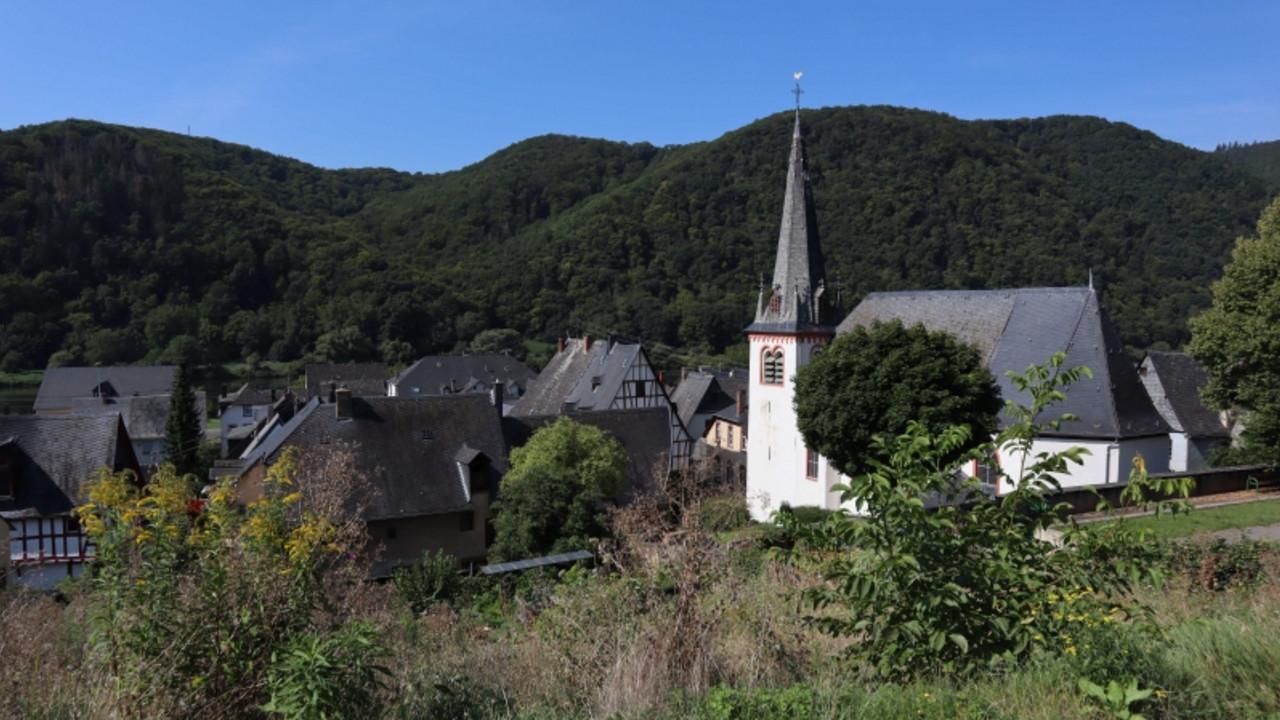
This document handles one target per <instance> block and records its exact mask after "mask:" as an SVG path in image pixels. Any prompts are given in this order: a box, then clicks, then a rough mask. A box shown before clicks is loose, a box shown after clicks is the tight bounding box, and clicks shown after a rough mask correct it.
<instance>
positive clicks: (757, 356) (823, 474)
mask: <svg viewBox="0 0 1280 720" xmlns="http://www.w3.org/2000/svg"><path fill="white" fill-rule="evenodd" d="M796 80H797V82H796V88H795V90H794V92H795V94H796V118H795V129H794V131H793V132H792V135H791V159H790V162H789V164H788V167H787V190H786V197H785V199H784V200H783V204H782V227H781V230H780V231H779V233H778V254H777V259H776V260H775V261H774V267H773V282H772V283H771V284H770V285H769V286H768V287H761V288H760V297H759V300H758V301H757V304H756V319H755V322H754V323H752V324H751V325H750V327H748V328H747V340H748V343H749V344H750V348H751V349H750V353H751V374H750V383H751V392H750V414H749V415H748V418H749V422H750V430H749V432H748V434H747V505H748V507H750V508H751V514H752V516H753V517H755V518H756V519H757V520H764V519H767V518H768V517H769V514H770V513H771V512H773V511H774V510H777V509H778V507H779V506H780V505H781V504H782V503H783V502H787V503H790V504H791V505H792V506H802V505H814V506H818V507H835V506H836V504H837V498H836V496H834V495H832V494H831V493H830V492H828V490H827V488H828V487H830V484H831V482H832V478H834V471H828V469H827V463H826V460H825V459H824V458H822V457H821V456H819V455H817V454H816V453H810V452H809V451H808V450H807V449H806V448H805V446H804V441H803V440H802V439H801V438H800V431H799V430H798V429H797V428H796V412H795V408H794V407H793V405H792V397H793V394H794V391H795V387H794V383H793V378H794V377H795V373H796V370H797V369H798V368H800V367H802V366H804V365H807V364H808V363H809V361H810V359H811V358H812V357H813V356H814V355H815V354H816V353H818V352H821V349H822V348H823V347H824V346H826V345H827V344H828V343H829V342H831V340H832V338H834V337H835V334H836V324H837V320H836V319H835V317H836V312H837V311H838V309H837V308H835V307H834V305H835V303H834V302H832V300H833V298H832V296H831V294H830V293H829V292H828V290H827V287H826V276H825V270H824V268H823V263H822V249H821V248H820V247H819V243H818V221H817V215H816V213H815V212H814V207H813V193H812V191H811V190H810V188H809V173H808V171H807V170H806V167H805V160H804V139H803V136H802V133H801V129H800V92H801V91H800V83H799V74H798V73H797V75H796Z"/></svg>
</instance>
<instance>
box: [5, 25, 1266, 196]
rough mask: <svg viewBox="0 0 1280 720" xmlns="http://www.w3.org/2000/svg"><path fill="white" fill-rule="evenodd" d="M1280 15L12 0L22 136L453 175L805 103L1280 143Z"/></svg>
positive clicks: (716, 131) (709, 126)
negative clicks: (60, 132)
mask: <svg viewBox="0 0 1280 720" xmlns="http://www.w3.org/2000/svg"><path fill="white" fill-rule="evenodd" d="M1277 29H1280V2H1276V0H1249V1H1244V0H1240V1H1235V0H1217V1H1214V2H1209V1H1206V2H1188V1H1180V0H1166V1H1165V2H1147V1H1145V0H1142V1H1135V2H1127V1H1126V0H1112V1H1111V2H1093V1H1092V0H1076V1H1074V2H1062V1H1061V0H1057V1H1055V2H1043V1H1041V2H1036V1H1035V0H1031V1H1030V2H1028V1H1025V0H1024V2H1018V3H1012V2H965V1H964V0H950V1H948V2H938V1H934V0H919V1H912V0H901V1H900V2H888V1H886V2H880V1H874V2H868V1H859V0H850V1H849V2H794V1H793V2H779V1H774V2H756V1H754V0H738V1H736V2H696V1H694V0H686V1H685V2H664V1H655V2H643V3H642V2H607V1H597V2H585V1H584V2H556V1H554V0H552V1H548V2H539V1H538V0H523V1H522V2H521V1H513V2H507V1H496V0H495V1H487V0H475V1H471V0H462V1H461V2H458V1H455V2H448V3H442V2H400V1H397V0H389V1H386V2H377V1H376V0H366V2H347V1H345V0H341V1H323V0H321V1H315V2H307V3H303V2H271V1H270V0H259V1H258V2H242V1H241V0H225V1H224V2H218V3H205V2H198V1H197V0H186V1H185V2H177V1H174V2H141V1H138V2H131V1H129V0H121V1H119V2H100V1H98V0H78V1H77V2H68V1H65V0H39V1H38V2H37V1H31V2H11V1H10V0H0V33H2V34H0V37H3V38H4V41H3V42H2V43H0V129H11V128H13V127H16V126H19V125H27V124H35V123H42V122H48V121H52V120H60V119H64V118H68V117H76V118H87V119H93V120H101V121H104V122H111V123H119V124H124V125H135V126H142V127H151V128H159V129H164V130H171V131H175V132H187V130H188V127H189V128H190V132H191V133H192V134H194V135H201V136H207V137H213V138H217V139H219V140H224V141H227V142H235V143H242V144H245V145H250V146H253V147H256V148H261V149H263V150H267V151H269V152H273V153H278V154H281V155H287V156H290V157H295V158H298V159H300V160H303V161H305V162H309V163H313V164H316V165H320V166H323V167H331V168H333V167H364V166H386V167H392V168H396V169H400V170H409V171H421V172H440V171H445V170H452V169H457V168H460V167H463V166H465V165H469V164H471V163H474V162H478V161H480V160H482V159H484V158H485V157H486V156H488V155H489V154H491V153H493V152H495V151H497V150H500V149H502V148H504V147H506V146H508V145H510V144H512V143H515V142H518V141H520V140H523V139H525V138H528V137H532V136H535V135H541V134H544V133H564V134H571V135H581V136H586V137H603V138H608V139H611V140H623V141H631V142H639V141H647V142H652V143H655V144H658V145H666V144H682V143H689V142H696V141H701V140H712V139H714V138H716V137H719V136H720V135H722V134H724V133H726V132H729V131H731V130H734V129H736V128H739V127H741V126H743V125H746V124H747V123H750V122H751V121H753V120H756V119H758V118H760V117H764V116H766V115H769V114H771V113H774V112H778V111H780V110H785V109H787V108H788V107H790V106H791V104H792V102H793V99H792V96H791V95H790V94H789V91H790V89H791V87H792V79H791V78H792V72H793V71H796V70H802V71H803V72H804V77H803V79H802V84H803V87H804V90H805V94H804V96H803V101H804V104H805V105H806V106H808V107H819V106H827V105H863V104H868V105H874V104H888V105H900V106H906V107H915V108H921V109H927V110H937V111H940V112H945V113H948V114H950V115H954V116H956V117H960V118H965V119H972V118H1010V117H1034V116H1042V115H1053V114H1087V115H1099V116H1102V117H1105V118H1107V119H1109V120H1115V121H1122V122H1127V123H1130V124H1132V125H1136V126H1138V127H1140V128H1143V129H1147V130H1151V131H1153V132H1155V133H1156V134H1158V135H1160V136H1161V137H1164V138H1168V139H1170V140H1175V141H1177V142H1181V143H1184V144H1186V145H1190V146H1193V147H1198V148H1202V149H1212V148H1213V147H1214V146H1215V145H1216V144H1218V143H1221V142H1229V141H1239V142H1252V141H1260V140H1275V139H1280V49H1278V48H1280V43H1277V42H1276V41H1275V35H1276V32H1277Z"/></svg>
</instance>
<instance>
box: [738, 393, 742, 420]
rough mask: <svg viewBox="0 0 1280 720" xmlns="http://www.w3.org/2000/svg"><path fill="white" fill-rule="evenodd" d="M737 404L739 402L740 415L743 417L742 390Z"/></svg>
mask: <svg viewBox="0 0 1280 720" xmlns="http://www.w3.org/2000/svg"><path fill="white" fill-rule="evenodd" d="M737 402H738V414H739V415H741V414H742V391H741V390H739V391H738V400H737Z"/></svg>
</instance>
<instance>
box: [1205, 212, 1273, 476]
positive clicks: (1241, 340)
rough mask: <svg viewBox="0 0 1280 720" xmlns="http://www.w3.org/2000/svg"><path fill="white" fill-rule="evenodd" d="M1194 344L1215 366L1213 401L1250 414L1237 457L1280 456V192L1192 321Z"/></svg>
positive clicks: (1208, 394) (1209, 366) (1209, 394)
mask: <svg viewBox="0 0 1280 720" xmlns="http://www.w3.org/2000/svg"><path fill="white" fill-rule="evenodd" d="M1188 349H1189V350H1190V353H1191V355H1192V356H1193V357H1195V358H1196V359H1197V360H1199V361H1200V362H1201V363H1203V364H1204V366H1205V370H1206V371H1208V374H1209V387H1208V388H1206V389H1205V393H1204V397H1205V400H1206V401H1208V403H1209V404H1210V405H1212V406H1213V407H1216V408H1219V409H1222V410H1227V409H1232V408H1236V409H1240V410H1244V411H1246V412H1247V413H1248V418H1247V419H1246V421H1245V429H1244V432H1243V434H1242V436H1241V441H1242V444H1243V446H1242V447H1241V448H1240V449H1239V450H1238V452H1237V453H1235V457H1234V458H1233V459H1234V460H1238V461H1257V462H1269V463H1273V464H1274V463H1276V462H1278V461H1280V363H1277V361H1276V359H1277V358H1280V198H1276V199H1275V200H1274V201H1273V202H1272V203H1271V205H1270V206H1268V207H1267V208H1266V209H1265V210H1263V212H1262V217H1261V218H1259V220H1258V234H1257V236H1256V237H1242V238H1239V239H1238V240H1236V247H1235V250H1234V251H1233V252H1232V254H1231V262H1230V263H1229V264H1228V265H1227V266H1226V268H1224V270H1223V274H1222V278H1221V279H1220V280H1218V281H1217V282H1215V283H1214V284H1213V305H1212V306H1211V307H1210V308H1209V309H1208V310H1206V311H1205V312H1203V313H1201V314H1200V315H1198V316H1196V317H1195V318H1192V320H1191V344H1190V346H1189V348H1188Z"/></svg>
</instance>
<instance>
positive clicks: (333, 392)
mask: <svg viewBox="0 0 1280 720" xmlns="http://www.w3.org/2000/svg"><path fill="white" fill-rule="evenodd" d="M337 392H338V383H336V382H331V383H329V402H331V403H332V402H337V401H338V398H337Z"/></svg>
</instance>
